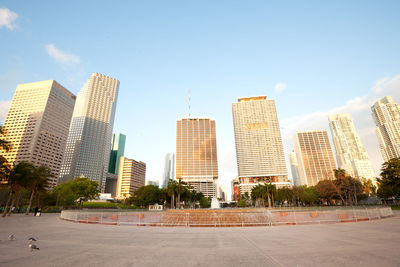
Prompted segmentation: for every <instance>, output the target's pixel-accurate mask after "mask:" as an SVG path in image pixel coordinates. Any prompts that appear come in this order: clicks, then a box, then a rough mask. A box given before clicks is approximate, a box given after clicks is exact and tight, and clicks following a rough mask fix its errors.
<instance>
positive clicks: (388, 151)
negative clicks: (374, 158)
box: [371, 96, 400, 161]
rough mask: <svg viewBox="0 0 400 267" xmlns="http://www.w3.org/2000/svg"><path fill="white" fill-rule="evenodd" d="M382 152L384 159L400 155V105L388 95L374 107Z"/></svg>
mask: <svg viewBox="0 0 400 267" xmlns="http://www.w3.org/2000/svg"><path fill="white" fill-rule="evenodd" d="M371 109H372V118H373V119H374V122H375V125H376V134H377V135H378V139H379V144H380V149H381V154H382V157H383V160H384V161H388V160H389V159H392V158H399V157H400V107H399V105H398V104H397V103H394V102H393V99H392V97H390V96H386V97H384V98H382V99H381V100H379V101H377V102H376V103H375V104H374V105H373V106H372V107H371Z"/></svg>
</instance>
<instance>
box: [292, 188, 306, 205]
mask: <svg viewBox="0 0 400 267" xmlns="http://www.w3.org/2000/svg"><path fill="white" fill-rule="evenodd" d="M306 188H307V186H306V185H303V186H293V188H292V192H293V199H294V201H295V202H296V206H297V207H299V206H300V201H301V199H302V198H303V194H304V192H305V189H306Z"/></svg>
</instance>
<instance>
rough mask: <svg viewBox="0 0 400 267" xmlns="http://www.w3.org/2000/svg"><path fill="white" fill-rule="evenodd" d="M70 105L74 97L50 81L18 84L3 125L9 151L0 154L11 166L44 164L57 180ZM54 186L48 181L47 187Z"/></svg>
mask: <svg viewBox="0 0 400 267" xmlns="http://www.w3.org/2000/svg"><path fill="white" fill-rule="evenodd" d="M74 105H75V96H74V95H73V94H72V93H71V92H69V91H68V90H67V89H65V88H64V87H63V86H62V85H60V84H59V83H57V82H56V81H54V80H49V81H41V82H33V83H25V84H19V85H18V86H17V89H16V91H15V94H14V97H13V99H12V101H11V105H10V108H9V110H8V112H7V116H6V118H5V121H4V124H3V129H4V130H5V131H6V133H5V139H6V140H7V141H9V142H10V143H11V145H12V149H11V151H9V152H5V151H1V154H0V155H2V156H4V157H5V158H6V159H7V160H8V162H9V163H10V164H11V165H12V164H17V163H19V162H21V161H29V162H31V163H33V164H34V165H35V166H40V165H45V166H47V167H48V168H49V169H50V170H51V172H52V174H53V175H54V176H55V177H57V176H58V174H59V172H60V167H61V161H62V157H63V154H64V150H65V146H66V142H67V136H68V129H69V125H70V123H71V117H72V112H73V110H74ZM56 184H57V178H53V177H52V178H50V182H49V187H50V188H52V187H54V186H55V185H56Z"/></svg>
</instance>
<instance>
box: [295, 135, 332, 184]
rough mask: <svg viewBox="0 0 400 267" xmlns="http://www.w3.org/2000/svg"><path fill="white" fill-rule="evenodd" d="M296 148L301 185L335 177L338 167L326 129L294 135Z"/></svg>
mask: <svg viewBox="0 0 400 267" xmlns="http://www.w3.org/2000/svg"><path fill="white" fill-rule="evenodd" d="M294 150H295V152H296V158H297V161H298V166H299V175H300V181H301V185H307V186H314V185H316V184H318V182H319V181H321V180H326V179H331V180H332V179H334V171H333V170H334V169H336V163H335V159H334V158H333V153H332V148H331V145H330V143H329V139H328V134H327V132H326V131H322V130H321V131H319V130H315V131H309V132H299V133H297V134H295V136H294Z"/></svg>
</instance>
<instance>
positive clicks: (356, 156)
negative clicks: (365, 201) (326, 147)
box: [328, 114, 375, 181]
mask: <svg viewBox="0 0 400 267" xmlns="http://www.w3.org/2000/svg"><path fill="white" fill-rule="evenodd" d="M328 119H329V127H330V129H331V133H332V138H333V144H334V145H335V150H336V159H337V163H338V165H339V168H341V169H344V170H345V171H346V173H347V174H349V175H350V176H352V177H354V178H358V179H361V178H362V177H364V178H367V179H371V180H372V181H375V172H374V169H373V167H372V164H371V161H370V160H369V157H368V153H367V151H365V148H364V146H363V144H362V142H361V139H360V136H359V135H358V133H357V131H356V128H355V126H354V123H353V120H352V119H351V117H350V114H336V115H331V116H329V117H328Z"/></svg>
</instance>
